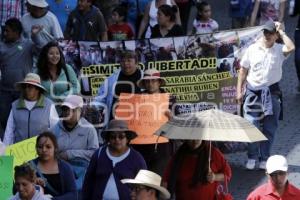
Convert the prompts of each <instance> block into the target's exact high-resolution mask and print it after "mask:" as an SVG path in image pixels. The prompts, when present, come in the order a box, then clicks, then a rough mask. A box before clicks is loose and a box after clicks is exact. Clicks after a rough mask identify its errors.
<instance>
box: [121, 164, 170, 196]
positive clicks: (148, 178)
mask: <svg viewBox="0 0 300 200" xmlns="http://www.w3.org/2000/svg"><path fill="white" fill-rule="evenodd" d="M121 182H122V183H128V184H137V185H144V186H147V187H150V188H153V189H156V190H158V191H159V192H160V194H161V195H160V197H162V198H164V199H169V198H170V196H171V195H170V193H169V191H168V190H167V189H166V188H164V187H162V186H160V184H161V177H160V176H159V175H158V174H156V173H154V172H151V171H149V170H144V169H141V170H140V171H139V172H138V174H137V175H136V177H135V178H134V179H122V180H121Z"/></svg>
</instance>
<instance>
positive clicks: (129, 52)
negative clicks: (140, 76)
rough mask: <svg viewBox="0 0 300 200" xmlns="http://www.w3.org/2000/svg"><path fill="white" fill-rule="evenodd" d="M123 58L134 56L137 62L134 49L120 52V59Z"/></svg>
mask: <svg viewBox="0 0 300 200" xmlns="http://www.w3.org/2000/svg"><path fill="white" fill-rule="evenodd" d="M125 58H134V59H135V61H136V62H138V57H137V55H136V53H135V51H131V50H124V51H122V53H121V60H123V59H125Z"/></svg>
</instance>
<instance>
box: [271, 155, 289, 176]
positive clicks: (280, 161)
mask: <svg viewBox="0 0 300 200" xmlns="http://www.w3.org/2000/svg"><path fill="white" fill-rule="evenodd" d="M266 170H267V173H268V174H272V173H273V172H275V171H285V172H286V171H287V170H288V163H287V160H286V158H285V157H284V156H282V155H273V156H270V157H269V158H268V160H267V163H266Z"/></svg>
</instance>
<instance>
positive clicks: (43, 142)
mask: <svg viewBox="0 0 300 200" xmlns="http://www.w3.org/2000/svg"><path fill="white" fill-rule="evenodd" d="M36 151H37V154H38V156H39V158H40V159H41V160H44V161H46V160H50V159H54V154H55V147H54V144H53V142H52V141H51V140H50V138H48V137H42V138H40V140H39V141H38V144H37V148H36Z"/></svg>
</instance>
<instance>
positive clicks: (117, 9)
mask: <svg viewBox="0 0 300 200" xmlns="http://www.w3.org/2000/svg"><path fill="white" fill-rule="evenodd" d="M113 12H116V13H118V15H119V16H120V17H123V21H124V22H126V21H127V8H126V7H125V6H124V5H119V6H117V7H115V8H114V9H113Z"/></svg>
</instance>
